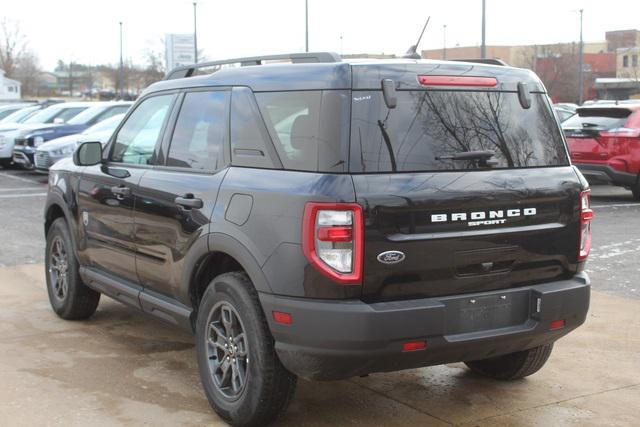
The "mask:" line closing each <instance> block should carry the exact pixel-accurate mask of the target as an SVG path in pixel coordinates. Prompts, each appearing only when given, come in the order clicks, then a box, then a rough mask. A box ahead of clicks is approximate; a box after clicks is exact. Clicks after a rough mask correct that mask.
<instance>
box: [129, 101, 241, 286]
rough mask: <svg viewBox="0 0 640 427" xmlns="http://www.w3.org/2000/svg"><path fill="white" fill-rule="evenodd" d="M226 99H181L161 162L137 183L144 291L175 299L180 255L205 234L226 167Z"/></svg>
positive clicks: (138, 260)
mask: <svg viewBox="0 0 640 427" xmlns="http://www.w3.org/2000/svg"><path fill="white" fill-rule="evenodd" d="M229 101H230V92H229V91H228V90H224V89H220V90H219V89H203V90H196V91H189V92H186V93H185V94H183V95H181V97H180V100H179V104H181V105H180V107H179V109H178V108H177V109H176V111H177V118H175V120H174V121H175V126H174V127H173V130H172V131H171V132H167V134H166V138H165V141H164V143H163V150H162V155H161V157H162V158H160V159H158V162H157V164H156V165H155V166H154V168H153V169H151V170H149V171H148V172H147V173H146V174H145V175H144V176H143V177H142V180H141V181H140V191H139V194H138V197H137V199H136V206H135V240H136V245H137V256H136V267H137V272H138V277H139V278H140V281H141V284H142V285H143V286H144V287H145V289H147V290H151V291H155V292H157V293H159V294H163V295H165V296H169V297H178V296H179V295H180V289H184V288H183V287H182V286H181V284H182V283H183V281H184V280H188V278H185V277H183V274H185V271H184V261H185V257H186V255H187V254H188V253H189V250H190V249H191V248H192V247H193V245H195V244H197V241H198V238H199V237H200V236H203V235H204V234H206V233H207V232H208V230H209V219H210V218H211V215H212V213H213V207H214V205H215V202H216V198H217V195H218V188H219V187H220V183H221V182H222V179H223V177H224V174H225V171H226V166H227V164H228V158H229V153H228V150H227V146H228V135H229V131H228V124H229ZM186 273H190V272H186Z"/></svg>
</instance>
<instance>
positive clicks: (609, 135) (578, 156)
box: [562, 106, 637, 164]
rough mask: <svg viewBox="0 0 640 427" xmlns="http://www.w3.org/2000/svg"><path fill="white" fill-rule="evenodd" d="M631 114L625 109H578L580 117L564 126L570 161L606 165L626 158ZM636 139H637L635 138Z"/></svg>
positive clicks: (565, 123) (575, 117)
mask: <svg viewBox="0 0 640 427" xmlns="http://www.w3.org/2000/svg"><path fill="white" fill-rule="evenodd" d="M631 113H632V111H631V110H630V109H628V108H624V107H617V106H616V107H586V108H578V110H577V114H576V115H575V116H573V117H571V118H570V119H568V120H567V121H565V122H564V123H563V124H562V129H563V130H564V134H565V136H566V138H567V144H568V146H569V152H570V153H571V160H573V161H574V162H575V163H591V164H597V163H607V162H608V160H609V159H611V158H613V157H616V156H620V155H624V154H627V151H628V150H627V148H626V147H625V143H626V138H627V137H628V136H630V135H629V134H628V132H626V133H625V132H621V131H622V130H626V128H625V124H626V122H627V120H628V118H629V116H630V115H631ZM636 137H637V135H636Z"/></svg>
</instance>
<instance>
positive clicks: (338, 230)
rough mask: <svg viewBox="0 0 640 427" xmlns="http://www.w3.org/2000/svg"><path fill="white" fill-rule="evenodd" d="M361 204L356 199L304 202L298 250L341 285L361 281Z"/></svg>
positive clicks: (362, 232) (317, 268)
mask: <svg viewBox="0 0 640 427" xmlns="http://www.w3.org/2000/svg"><path fill="white" fill-rule="evenodd" d="M363 241H364V229H363V214H362V207H361V206H360V205H359V204H357V203H318V202H308V203H307V204H306V205H305V209H304V215H303V220H302V251H303V252H304V255H305V257H306V258H307V260H308V261H309V263H310V264H311V265H312V266H313V267H314V268H315V269H316V270H318V271H319V272H320V273H322V274H323V275H324V276H326V277H328V278H329V279H331V280H332V281H334V282H336V283H339V284H342V285H357V284H360V283H361V282H362V263H363V251H364V247H363V246H364V242H363Z"/></svg>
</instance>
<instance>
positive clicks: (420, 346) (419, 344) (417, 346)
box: [402, 341, 427, 352]
mask: <svg viewBox="0 0 640 427" xmlns="http://www.w3.org/2000/svg"><path fill="white" fill-rule="evenodd" d="M425 348H427V342H426V341H410V342H406V343H404V344H402V351H403V352H406V351H417V350H424V349H425Z"/></svg>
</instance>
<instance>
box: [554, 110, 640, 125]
mask: <svg viewBox="0 0 640 427" xmlns="http://www.w3.org/2000/svg"><path fill="white" fill-rule="evenodd" d="M630 114H631V110H628V109H626V108H578V110H577V114H576V115H575V116H573V117H571V118H570V119H568V120H567V121H566V122H564V123H562V128H563V129H583V128H593V129H598V130H610V129H616V128H620V127H624V124H625V123H626V121H627V117H629V115H630Z"/></svg>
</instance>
